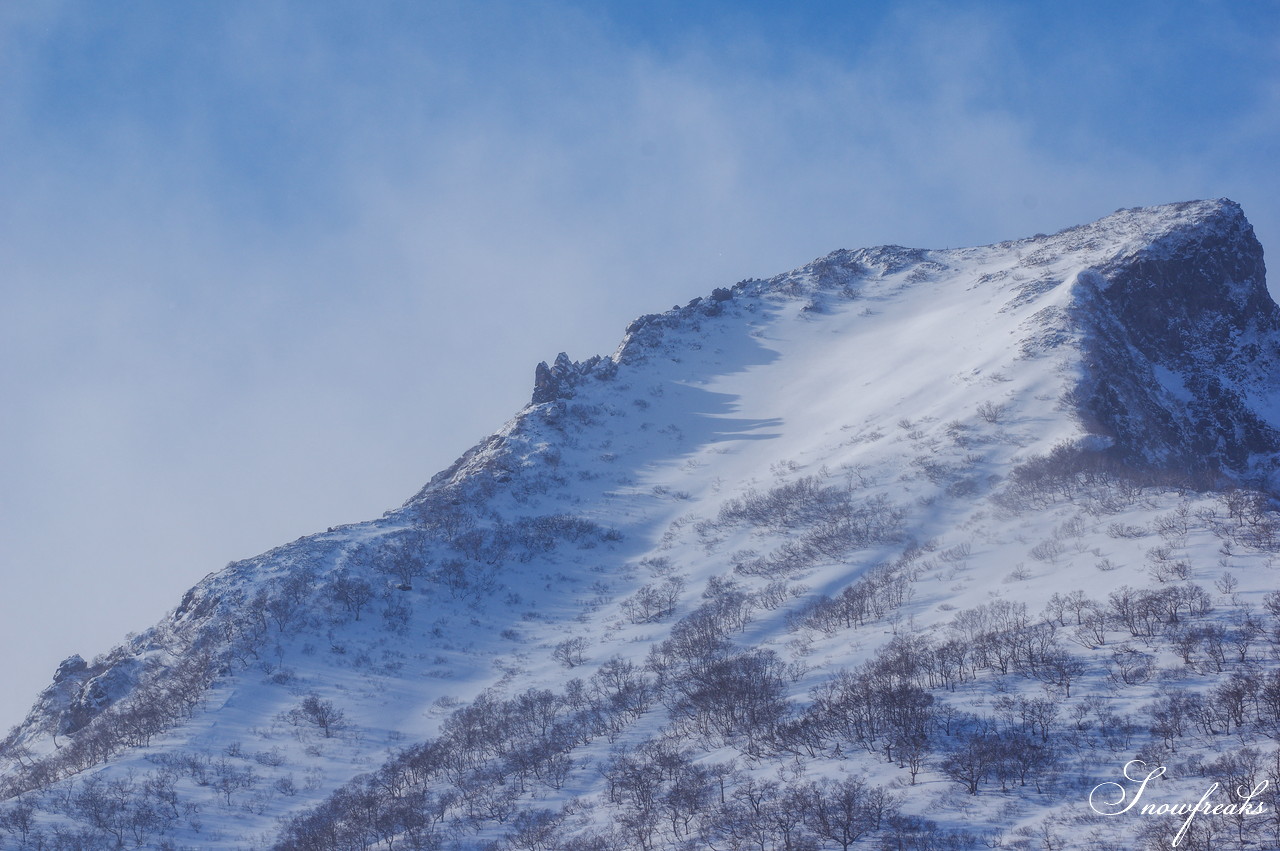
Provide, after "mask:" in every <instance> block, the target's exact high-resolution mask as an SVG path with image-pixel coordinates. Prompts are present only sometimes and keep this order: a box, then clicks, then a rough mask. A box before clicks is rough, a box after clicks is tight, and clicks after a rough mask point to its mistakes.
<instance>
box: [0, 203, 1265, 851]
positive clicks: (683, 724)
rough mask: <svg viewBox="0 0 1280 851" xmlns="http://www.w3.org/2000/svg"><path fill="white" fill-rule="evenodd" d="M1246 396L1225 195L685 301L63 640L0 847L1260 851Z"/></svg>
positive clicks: (888, 253) (1237, 260)
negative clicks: (1184, 816) (377, 475)
mask: <svg viewBox="0 0 1280 851" xmlns="http://www.w3.org/2000/svg"><path fill="white" fill-rule="evenodd" d="M1278 382H1280V308H1277V306H1276V304H1275V303H1274V302H1273V301H1272V299H1271V298H1270V296H1269V295H1268V292H1267V289H1266V281H1265V268H1264V264H1263V256H1262V248H1261V246H1260V245H1259V244H1258V241H1257V239H1256V238H1255V236H1254V234H1253V230H1252V228H1251V227H1250V226H1249V223H1248V222H1247V220H1246V219H1245V217H1244V215H1243V213H1242V212H1241V210H1240V208H1239V207H1238V206H1237V205H1236V204H1235V203H1233V202H1231V201H1228V200H1216V201H1198V202H1188V203H1182V204H1173V205H1166V206H1160V207H1151V208H1143V209H1132V210H1120V211H1117V212H1116V213H1114V214H1112V215H1110V216H1107V217H1106V218H1103V219H1101V220H1099V221H1097V222H1095V223H1093V224H1089V225H1082V226H1079V227H1073V228H1069V229H1067V230H1065V231H1062V232H1060V233H1058V234H1054V235H1052V236H1044V235H1040V236H1036V237H1033V238H1028V239H1022V240H1015V241H1011V242H1005V243H999V244H996V245H990V246H981V247H976V248H964V249H949V250H936V251H933V250H921V249H907V248H901V247H898V246H881V247H877V248H869V249H860V250H856V251H845V250H842V251H837V252H834V253H832V254H830V255H828V256H826V257H823V258H820V259H818V260H815V261H814V262H812V263H810V264H808V265H806V266H804V267H801V268H799V269H797V270H795V271H792V272H789V273H786V274H783V275H779V276H776V277H774V278H770V279H768V280H763V279H757V280H748V281H742V282H740V283H738V284H735V285H733V286H732V287H723V288H717V289H714V290H713V291H712V292H711V293H710V294H709V295H707V296H705V297H700V298H695V299H693V300H692V301H691V302H689V303H688V304H687V305H685V306H684V307H679V308H674V309H672V310H670V311H668V312H666V313H662V314H653V315H648V316H643V317H641V318H639V319H637V320H636V321H635V322H633V323H631V325H629V326H628V327H627V329H626V332H625V335H624V337H623V340H622V342H621V344H620V345H619V347H618V349H617V351H615V352H614V353H613V354H612V355H611V356H609V357H592V358H590V359H588V360H585V361H582V362H575V361H573V360H571V359H570V358H569V357H568V356H567V355H564V354H561V355H560V356H559V357H558V358H556V359H555V361H554V362H553V363H551V364H547V363H542V364H539V365H538V366H537V368H536V370H535V375H534V388H533V395H532V400H531V402H530V404H529V405H528V406H527V407H526V408H524V409H523V410H522V411H520V412H519V413H517V414H516V416H515V417H514V418H513V419H512V420H511V421H510V422H508V423H507V424H506V425H505V426H503V427H502V428H501V429H500V430H498V431H497V432H496V433H495V434H493V435H492V436H490V437H489V438H486V439H485V440H484V441H482V442H481V443H480V444H478V445H477V446H475V447H473V448H472V449H471V450H469V451H468V452H467V453H466V454H464V455H463V456H462V457H461V458H460V459H458V461H456V462H455V463H454V464H453V465H451V466H450V467H449V468H448V469H446V470H444V471H442V472H440V473H438V474H437V475H435V476H434V477H433V478H432V479H431V480H430V482H429V483H428V484H427V485H426V486H425V487H424V488H423V489H422V490H421V491H419V492H418V493H417V494H416V495H414V496H413V497H412V498H411V499H410V500H408V501H407V502H406V503H405V504H404V505H403V506H401V507H400V508H397V509H395V510H392V511H389V512H387V513H386V514H385V515H383V516H382V517H381V518H378V519H376V520H371V521H368V522H365V523H359V524H353V525H350V526H343V527H339V528H335V529H331V530H329V531H327V532H324V533H320V534H317V535H313V536H310V537H307V538H302V539H299V540H297V541H294V542H293V543H290V544H287V545H284V546H282V547H279V548H276V549H274V550H271V551H270V552H267V553H264V554H262V555H260V556H258V557H256V558H252V559H247V560H245V561H241V562H235V563H233V564H231V565H229V566H228V567H227V568H225V569H224V570H221V571H219V572H216V573H213V574H210V575H209V576H208V577H207V578H206V579H205V580H203V581H202V582H201V583H199V584H198V585H197V586H196V587H194V588H192V589H191V590H190V591H189V592H187V594H186V595H184V597H183V598H182V600H181V601H180V602H179V604H178V606H177V607H176V608H175V609H174V610H173V611H172V612H171V613H169V614H168V615H166V616H165V617H164V618H163V619H162V620H161V621H160V622H159V623H157V624H156V625H155V626H153V627H151V628H150V629H147V630H145V631H144V632H142V633H140V634H137V635H136V636H134V637H132V638H130V640H129V641H127V642H126V643H124V644H122V645H120V646H119V647H117V648H115V649H113V650H111V651H110V652H108V653H105V654H102V655H100V656H98V657H96V658H93V659H92V660H88V661H86V660H85V659H83V658H81V657H79V656H72V657H70V658H69V659H67V660H66V661H65V662H63V663H62V665H61V666H60V667H59V669H58V671H57V673H56V674H55V676H54V680H53V682H52V684H51V685H50V686H49V687H48V688H46V689H45V690H44V691H43V692H42V693H41V694H40V695H39V696H38V698H37V700H36V703H35V705H34V707H33V709H32V710H31V713H30V714H29V715H28V717H27V718H26V720H25V721H24V722H23V723H22V724H21V725H19V726H18V727H16V728H15V729H14V730H13V731H12V732H11V733H10V734H9V735H8V736H7V738H6V739H5V740H4V741H3V743H0V799H3V801H4V803H0V848H3V849H8V848H21V849H26V848H41V849H72V848H76V849H89V848H103V849H107V848H122V847H153V848H175V849H176V848H281V849H346V848H377V849H399V848H432V849H454V848H456V849H473V848H474V849H529V851H537V850H538V849H543V851H553V849H557V850H558V851H571V850H572V849H579V851H584V850H585V849H599V851H605V850H606V849H607V850H608V851H629V850H630V849H639V850H640V851H654V849H668V848H669V849H685V848H688V849H694V848H698V849H706V848H712V849H726V851H728V850H729V849H735V850H736V849H748V848H754V849H761V851H764V849H784V848H785V849H796V850H797V851H799V849H808V850H810V851H811V849H827V848H840V849H848V848H851V847H875V848H895V849H905V848H911V849H934V848H936V849H961V848H995V847H1000V848H1024V849H1039V848H1045V849H1049V848H1054V849H1065V848H1082V849H1084V848H1087V849H1103V848H1144V849H1164V848H1168V847H1171V845H1170V843H1172V842H1173V841H1174V837H1175V836H1176V837H1177V839H1178V844H1177V847H1179V848H1196V849H1220V848H1254V847H1259V846H1263V847H1265V846H1274V845H1276V844H1278V843H1280V807H1277V803H1280V801H1277V799H1276V796H1275V795H1276V789H1277V788H1278V787H1280V756H1277V751H1276V742H1277V740H1280V669H1278V667H1277V665H1276V659H1277V657H1280V592H1276V591H1274V590H1273V589H1274V588H1276V587H1277V586H1276V578H1277V576H1276V573H1275V571H1276V569H1277V564H1276V560H1275V554H1276V553H1277V552H1280V520H1278V519H1277V515H1276V514H1275V511H1274V507H1275V505H1274V495H1275V494H1276V491H1277V486H1278V485H1280V482H1277V479H1276V474H1277V464H1278V462H1280V386H1278ZM1082 589H1087V590H1082ZM1134 759H1141V760H1143V762H1144V764H1148V765H1151V766H1153V767H1154V766H1156V765H1160V766H1164V767H1165V768H1166V773H1165V781H1164V783H1163V785H1162V786H1161V789H1160V793H1159V794H1160V795H1161V797H1160V799H1159V800H1153V803H1162V802H1164V803H1176V802H1181V801H1183V800H1188V799H1189V800H1191V801H1194V800H1196V799H1197V798H1198V797H1199V796H1200V794H1201V793H1202V792H1203V791H1204V789H1205V788H1207V787H1208V786H1209V785H1210V784H1212V783H1218V784H1219V787H1217V788H1220V789H1222V790H1223V791H1222V792H1221V793H1220V794H1221V795H1222V801H1221V802H1222V803H1228V802H1229V801H1230V796H1231V795H1232V794H1233V793H1232V792H1231V791H1230V790H1234V789H1237V788H1239V787H1241V786H1244V787H1247V788H1248V789H1254V788H1255V787H1257V786H1258V785H1259V784H1261V783H1262V781H1264V780H1266V781H1268V783H1266V784H1262V785H1263V787H1264V788H1263V791H1259V792H1258V794H1257V795H1256V796H1255V803H1257V804H1258V808H1259V812H1258V813H1245V814H1243V815H1239V814H1237V815H1231V816H1225V815H1221V814H1220V813H1219V814H1215V815H1202V816H1198V817H1197V818H1196V819H1194V820H1193V821H1192V822H1190V823H1189V824H1188V826H1187V827H1186V828H1185V829H1184V830H1183V832H1182V834H1181V835H1178V831H1179V828H1182V827H1183V824H1182V820H1181V819H1178V820H1176V821H1171V820H1169V819H1168V818H1164V819H1161V818H1156V817H1153V816H1143V815H1141V814H1140V812H1139V811H1138V810H1136V809H1135V810H1133V811H1127V812H1109V811H1107V808H1106V807H1105V806H1103V807H1099V806H1097V805H1096V802H1095V803H1091V802H1090V798H1089V791H1090V790H1091V789H1094V788H1096V787H1098V786H1099V784H1105V783H1109V782H1115V781H1117V780H1123V777H1124V775H1123V774H1122V771H1123V767H1124V766H1125V765H1126V764H1127V763H1130V762H1131V761H1132V760H1134ZM1150 794H1155V793H1154V792H1153V793H1150Z"/></svg>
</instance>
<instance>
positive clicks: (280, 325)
mask: <svg viewBox="0 0 1280 851" xmlns="http://www.w3.org/2000/svg"><path fill="white" fill-rule="evenodd" d="M797 5H798V8H797ZM1278 9H1280V7H1277V6H1276V4H1274V3H1270V2H1266V3H1263V2H1255V3H1247V2H1232V3H1226V2H1194V1H1193V0H1187V2H1178V3H1168V2H1163V3H1143V2H1133V3H1114V2H1111V3H1092V2H1075V3H1070V4H1040V3H1035V4H1032V3H976V2H950V3H870V2H863V3H853V2H842V3H837V2H812V3H806V4H781V3H776V4H775V3H748V2H734V3H691V2H666V0H658V2H649V3H590V2H547V3H539V4H528V3H502V2H466V3H449V2H440V3H435V2H430V3H429V2H415V3H379V4H354V3H352V4H336V3H318V2H305V3H304V2H297V3H288V2H277V3H268V2H252V3H248V2H246V3H234V2H222V3H204V4H199V3H192V4H175V3H167V2H160V1H159V0H154V2H120V3H112V4H103V3H94V2H66V3H59V2H49V3H41V4H27V5H19V4H7V5H5V6H3V7H0V270H3V273H2V274H0V288H2V289H0V294H2V295H3V300H4V304H5V310H4V311H2V312H0V391H2V392H3V394H4V399H5V405H4V406H3V407H2V408H0V438H2V439H0V447H3V448H0V472H2V476H3V478H2V481H3V491H2V492H0V579H2V580H3V583H4V585H3V587H4V594H3V596H0V646H3V647H4V648H6V649H5V652H4V655H3V657H2V658H0V668H2V669H3V673H4V676H5V677H6V680H7V682H8V683H10V684H11V685H9V687H7V688H6V689H5V693H6V697H5V698H4V700H5V701H6V702H4V703H0V725H7V724H10V723H13V722H15V721H16V720H18V718H19V717H20V715H21V713H22V712H23V711H24V710H25V708H26V707H27V706H28V705H29V703H30V699H31V698H32V697H33V696H34V693H35V691H36V690H37V689H38V688H40V687H41V686H42V685H43V684H45V683H46V682H47V680H48V677H49V675H50V674H51V673H52V671H53V669H54V667H55V666H56V664H57V662H58V661H59V660H60V659H62V658H63V657H65V656H67V655H69V654H70V653H72V652H79V653H82V654H84V655H86V656H90V655H92V654H94V653H96V652H101V651H103V650H106V649H107V648H108V647H109V646H110V645H111V644H112V643H113V642H115V641H117V640H119V638H121V637H122V636H123V634H124V633H125V632H127V631H128V630H131V629H134V630H136V629H142V628H144V627H145V626H146V625H147V624H149V623H151V622H153V621H154V620H155V619H156V618H157V617H159V615H160V614H161V613H162V612H163V611H164V610H166V609H168V608H169V607H171V606H172V605H173V604H174V603H175V602H176V600H177V599H178V597H179V596H180V594H181V592H182V591H183V590H184V589H185V588H187V587H188V586H190V585H191V584H192V583H194V582H195V581H197V580H199V579H200V577H202V576H203V575H204V574H206V573H208V572H209V571H212V570H216V569H218V568H220V567H222V566H223V565H225V564H226V562H227V561H229V560H231V559H235V558H242V557H246V556H250V555H253V554H255V553H257V552H259V551H261V550H264V549H267V548H269V547H271V546H273V545H275V544H278V543H281V542H284V541H286V540H291V539H293V538H295V537H297V536H299V535H303V534H306V533H308V532H312V531H316V530H319V529H323V528H325V527H326V526H329V525H334V524H337V523H342V522H350V521H356V520H360V519H365V518H368V517H372V516H376V515H377V514H379V513H381V512H382V511H383V510H385V509H387V508H390V507H392V506H394V505H397V504H398V503H399V502H401V501H402V500H403V499H405V498H407V497H408V496H409V495H410V494H411V493H413V492H414V491H415V490H416V489H417V488H418V487H419V486H420V485H421V484H422V483H423V482H425V481H426V480H427V479H428V478H429V477H430V475H431V474H432V473H433V472H435V471H436V470H438V469H440V468H441V467H443V466H445V465H446V464H447V463H449V462H450V461H451V460H452V459H453V458H454V457H456V456H457V455H458V454H460V453H461V452H462V451H463V450H465V449H466V448H467V447H468V446H469V445H470V444H471V443H473V442H474V441H476V440H477V439H479V438H481V437H482V436H484V435H485V434H487V433H489V432H491V431H493V430H494V429H496V428H497V427H498V426H500V425H501V423H502V422H503V421H504V420H505V419H506V418H507V417H509V416H510V415H511V414H512V413H514V412H515V411H516V410H517V409H518V408H519V407H520V406H521V405H522V404H524V403H525V402H526V401H527V399H528V394H529V392H530V389H531V386H532V378H533V366H534V364H535V363H536V362H537V361H539V360H543V359H547V360H550V359H552V358H554V356H555V355H556V353H557V352H559V351H561V350H565V351H568V352H569V354H570V355H571V356H573V357H575V358H578V359H581V358H585V357H587V356H589V355H591V354H595V353H608V352H609V351H611V350H612V349H613V347H614V346H615V345H616V343H617V341H618V339H619V337H620V336H621V332H622V328H623V327H624V326H625V325H626V323H627V322H628V321H630V320H631V319H632V318H634V317H635V316H636V315H639V314H641V313H648V312H654V311H658V310H662V309H665V308H667V307H669V306H671V305H672V304H674V303H677V302H678V303H684V302H686V301H688V299H690V298H691V297H693V296H695V295H700V294H704V293H706V292H708V291H710V289H712V288H713V287H715V286H721V285H724V284H728V283H732V282H734V281H737V280H740V279H742V278H745V277H756V276H768V275H771V274H774V273H776V272H780V271H784V270H786V269H789V268H793V267H795V266H798V265H800V264H802V263H804V262H807V261H808V260H810V259H812V258H813V257H815V256H819V255H821V254H825V253H827V252H829V251H832V250H834V249H837V248H855V247H859V246H862V245H874V244H880V243H898V244H906V245H918V246H924V247H946V246H957V245H966V244H978V243H986V242H993V241H997V240H1001V239H1007V238H1014V237H1019V236H1025V235H1029V234H1032V233H1036V232H1052V231H1055V230H1058V229H1060V228H1062V227H1065V226H1068V225H1071V224H1075V223H1079V222H1083V221H1089V220H1092V219H1095V218H1098V217H1100V216H1102V215H1105V214H1107V213H1109V212H1111V211H1112V210H1114V209H1116V208H1118V207H1130V206H1138V205H1146V204H1154V203H1162V202H1168V201H1175V200H1184V199H1188V198H1198V197H1218V196H1228V197H1232V198H1234V199H1236V200H1237V201H1239V202H1241V203H1242V204H1243V205H1244V208H1245V211H1246V213H1247V214H1248V215H1249V216H1250V218H1251V220H1252V221H1253V222H1254V225H1255V227H1256V229H1257V231H1258V234H1259V236H1260V238H1261V239H1262V241H1263V244H1264V246H1268V247H1270V246H1273V245H1280V191H1278V190H1280V185H1277V184H1278V183H1280V181H1278V180H1277V177H1276V172H1277V170H1276V168H1275V164H1276V161H1277V158H1276V153H1277V150H1276V149H1277V142H1276V140H1277V139H1278V138H1280V133H1278V131H1280V26H1278V24H1280V11H1277V10H1278Z"/></svg>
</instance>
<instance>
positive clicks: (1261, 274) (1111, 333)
mask: <svg viewBox="0 0 1280 851" xmlns="http://www.w3.org/2000/svg"><path fill="white" fill-rule="evenodd" d="M1082 289H1083V292H1081V293H1080V294H1079V296H1078V298H1077V302H1076V309H1075V311H1074V312H1075V314H1076V319H1077V320H1078V321H1079V322H1080V323H1081V325H1082V326H1083V328H1084V330H1085V338H1084V342H1085V366H1086V372H1087V375H1086V378H1085V380H1084V381H1083V382H1082V383H1081V386H1080V387H1079V388H1078V396H1079V400H1080V403H1081V404H1080V407H1079V410H1080V412H1081V413H1082V415H1084V416H1085V417H1086V418H1087V419H1089V420H1091V422H1090V423H1089V424H1090V426H1091V427H1092V428H1094V429H1095V430H1097V431H1099V432H1101V433H1103V434H1106V435H1107V436H1109V437H1111V438H1113V439H1114V441H1115V446H1114V448H1113V450H1112V451H1113V452H1114V453H1115V454H1119V455H1121V456H1123V457H1124V459H1125V460H1127V461H1130V462H1140V463H1142V464H1144V465H1154V466H1158V467H1163V468H1166V469H1178V470H1184V471H1186V472H1189V473H1196V474H1203V473H1227V474H1229V475H1231V476H1232V477H1233V478H1239V477H1246V478H1248V477H1257V478H1262V477H1265V476H1267V475H1268V474H1269V473H1270V472H1271V471H1272V470H1273V469H1274V467H1275V465H1276V459H1277V456H1280V432H1277V430H1276V429H1275V428H1274V427H1272V426H1271V425H1270V424H1268V423H1267V422H1265V421H1264V420H1263V419H1262V418H1261V417H1260V416H1259V415H1258V413H1257V412H1256V410H1255V409H1254V407H1253V405H1252V404H1251V403H1250V400H1249V396H1250V395H1253V394H1254V393H1256V394H1258V395H1261V394H1263V393H1268V394H1269V393H1270V392H1274V380H1273V377H1274V376H1278V375H1280V308H1278V307H1277V306H1276V304H1275V302H1273V301H1272V300H1271V297H1270V295H1269V294H1268V292H1267V289H1266V269H1265V266H1264V264H1263V258H1262V246H1261V245H1260V244H1259V243H1258V240H1257V239H1256V237H1255V236H1254V233H1253V228H1252V227H1251V226H1250V225H1249V223H1248V221H1246V220H1245V218H1244V215H1243V214H1242V213H1241V211H1240V208H1239V207H1238V206H1237V205H1236V204H1234V203H1233V202H1230V201H1221V202H1218V203H1217V206H1216V207H1215V212H1214V214H1213V215H1211V216H1208V217H1206V218H1205V220H1204V221H1203V222H1201V223H1199V224H1198V225H1197V226H1195V227H1188V228H1184V229H1182V230H1179V231H1176V232H1174V233H1171V234H1170V235H1169V236H1168V237H1166V238H1165V239H1164V240H1161V241H1160V242H1157V243H1154V244H1152V245H1149V246H1147V247H1145V248H1143V249H1142V250H1140V251H1138V252H1137V253H1136V254H1134V255H1132V256H1129V257H1122V258H1117V259H1116V260H1115V261H1113V262H1112V263H1110V264H1108V265H1107V266H1105V267H1103V268H1101V269H1099V270H1098V274H1097V275H1093V276H1089V277H1086V278H1084V279H1083V281H1082Z"/></svg>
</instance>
